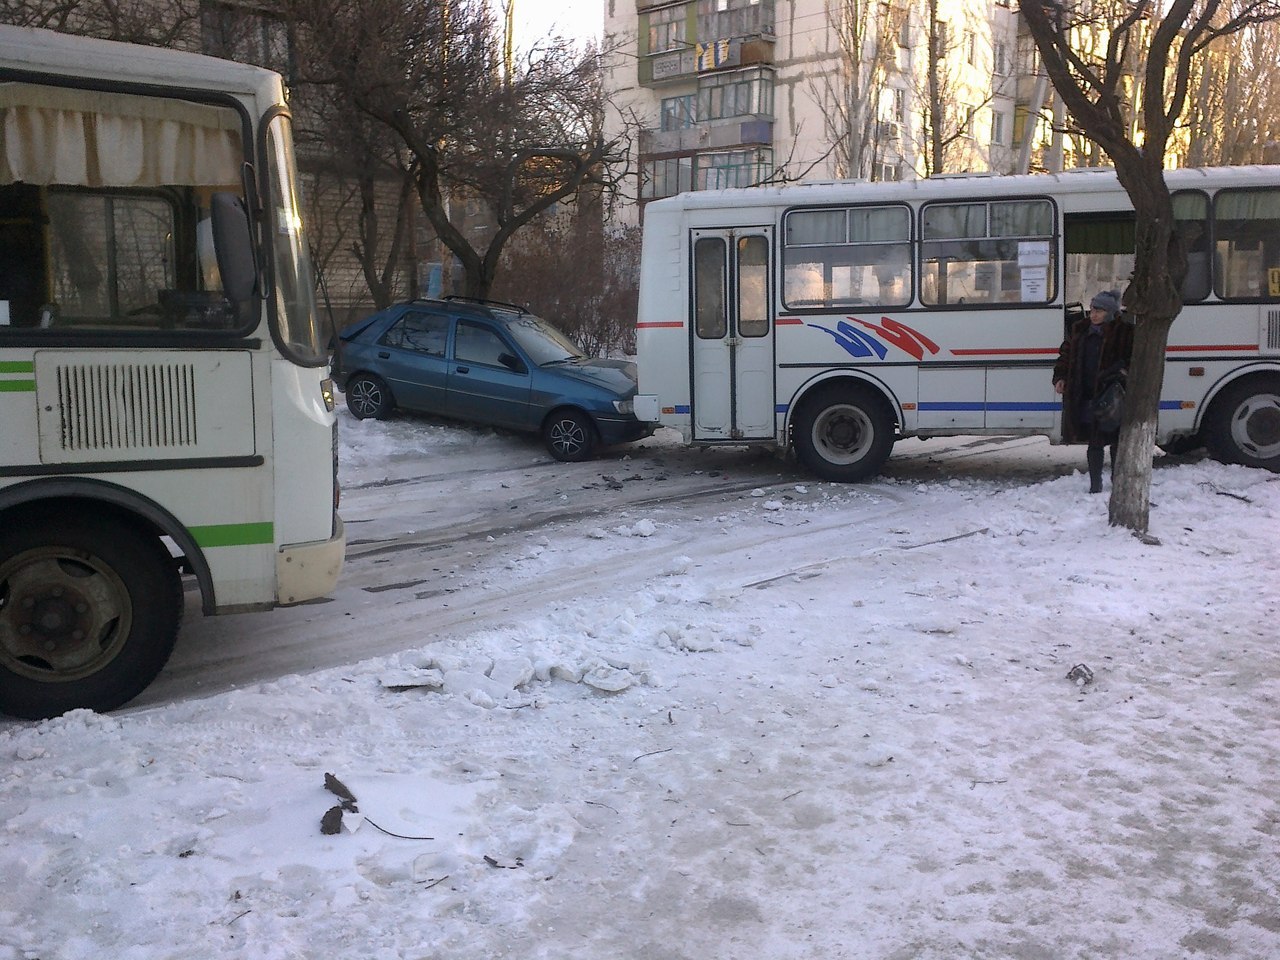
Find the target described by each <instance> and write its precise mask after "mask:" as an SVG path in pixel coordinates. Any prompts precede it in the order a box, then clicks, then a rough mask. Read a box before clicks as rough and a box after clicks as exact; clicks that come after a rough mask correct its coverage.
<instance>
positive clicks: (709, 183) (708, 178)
mask: <svg viewBox="0 0 1280 960" xmlns="http://www.w3.org/2000/svg"><path fill="white" fill-rule="evenodd" d="M694 160H695V169H694V181H693V183H694V186H693V188H694V189H695V190H722V189H724V188H725V187H751V186H754V185H756V184H758V183H760V182H761V181H762V180H765V179H766V178H768V177H769V176H770V175H771V174H772V173H773V151H772V150H771V149H769V148H768V147H754V148H751V149H747V150H724V151H720V152H718V153H702V154H699V155H698V156H697V157H695V158H694Z"/></svg>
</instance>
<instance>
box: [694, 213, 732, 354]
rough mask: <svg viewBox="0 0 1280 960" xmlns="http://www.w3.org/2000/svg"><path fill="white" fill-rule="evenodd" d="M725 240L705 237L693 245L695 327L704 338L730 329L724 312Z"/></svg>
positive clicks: (710, 338) (714, 337) (724, 332)
mask: <svg viewBox="0 0 1280 960" xmlns="http://www.w3.org/2000/svg"><path fill="white" fill-rule="evenodd" d="M724 268H725V256H724V241H723V240H721V239H720V238H718V237H702V238H701V239H699V240H698V241H697V242H695V243H694V245H693V317H694V330H695V331H696V332H697V334H698V336H699V337H700V338H701V339H703V340H719V339H720V338H721V337H723V336H724V335H725V334H726V333H728V321H727V319H726V316H725V275H724V274H725V269H724Z"/></svg>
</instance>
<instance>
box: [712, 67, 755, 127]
mask: <svg viewBox="0 0 1280 960" xmlns="http://www.w3.org/2000/svg"><path fill="white" fill-rule="evenodd" d="M746 116H764V117H771V116H773V71H772V70H767V69H763V68H759V67H757V68H755V69H753V70H740V71H736V72H734V73H719V74H711V75H709V76H704V77H701V78H699V80H698V103H697V107H696V110H695V121H697V122H701V121H707V120H725V119H728V118H729V117H746Z"/></svg>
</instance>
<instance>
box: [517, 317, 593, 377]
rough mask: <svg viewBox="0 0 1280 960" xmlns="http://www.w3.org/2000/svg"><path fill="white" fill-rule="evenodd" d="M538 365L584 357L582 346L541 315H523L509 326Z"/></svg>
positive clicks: (530, 357) (519, 342)
mask: <svg viewBox="0 0 1280 960" xmlns="http://www.w3.org/2000/svg"><path fill="white" fill-rule="evenodd" d="M507 329H508V330H509V331H511V335H512V336H513V337H515V338H516V342H517V343H518V344H520V346H521V347H522V348H523V349H524V352H525V353H527V354H528V355H529V359H531V360H532V361H533V362H534V363H535V364H537V365H538V366H540V367H542V366H546V365H547V364H549V363H564V362H565V361H566V360H581V359H584V356H583V353H582V348H581V347H579V346H578V345H577V344H576V343H574V342H573V341H572V340H570V339H569V338H568V337H567V336H566V335H565V334H563V333H562V332H560V331H559V330H557V329H556V328H555V327H553V326H552V325H551V324H549V323H547V321H545V320H543V319H541V318H539V317H521V318H520V319H519V320H516V321H514V322H513V323H512V324H511V325H510V326H508V327H507Z"/></svg>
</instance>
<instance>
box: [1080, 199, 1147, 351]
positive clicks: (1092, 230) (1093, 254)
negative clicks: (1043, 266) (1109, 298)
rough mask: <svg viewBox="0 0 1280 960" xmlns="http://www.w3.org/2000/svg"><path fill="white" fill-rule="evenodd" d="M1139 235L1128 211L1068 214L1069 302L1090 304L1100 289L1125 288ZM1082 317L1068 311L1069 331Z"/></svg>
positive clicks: (1130, 272) (1130, 274)
mask: <svg viewBox="0 0 1280 960" xmlns="http://www.w3.org/2000/svg"><path fill="white" fill-rule="evenodd" d="M1135 237H1136V234H1135V232H1134V220H1133V213H1132V212H1131V211H1128V210H1116V211H1109V212H1105V213H1087V214H1069V215H1068V216H1066V217H1065V218H1064V219H1063V225H1062V247H1063V251H1064V260H1063V271H1062V274H1063V275H1062V284H1063V295H1064V297H1065V298H1066V301H1067V303H1068V304H1074V303H1080V304H1087V303H1088V302H1089V300H1090V298H1092V297H1093V295H1094V294H1095V293H1097V292H1098V291H1099V290H1124V288H1125V287H1127V286H1128V285H1129V278H1130V276H1132V274H1133V259H1134V258H1133V251H1134V244H1135V243H1136V239H1135ZM1078 317H1079V314H1075V313H1073V312H1072V311H1068V314H1067V316H1066V330H1070V328H1071V324H1072V323H1073V322H1074V321H1075V320H1076V319H1078ZM1063 335H1064V336H1065V335H1066V331H1064V334H1063Z"/></svg>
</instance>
